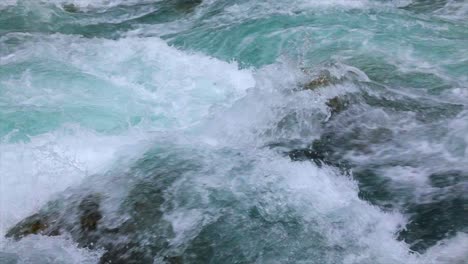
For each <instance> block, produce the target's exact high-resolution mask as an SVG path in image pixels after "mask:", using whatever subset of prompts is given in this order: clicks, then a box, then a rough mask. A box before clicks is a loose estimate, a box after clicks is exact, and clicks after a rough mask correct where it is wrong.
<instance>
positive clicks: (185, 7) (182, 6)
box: [175, 0, 203, 11]
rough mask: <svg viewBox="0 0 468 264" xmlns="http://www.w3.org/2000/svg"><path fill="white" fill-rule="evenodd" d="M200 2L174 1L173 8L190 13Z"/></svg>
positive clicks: (193, 0)
mask: <svg viewBox="0 0 468 264" xmlns="http://www.w3.org/2000/svg"><path fill="white" fill-rule="evenodd" d="M202 2H203V1H202V0H175V7H176V9H177V10H180V11H192V10H193V9H194V8H195V7H196V6H198V5H199V4H201V3H202Z"/></svg>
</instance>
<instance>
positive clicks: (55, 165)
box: [0, 126, 148, 237]
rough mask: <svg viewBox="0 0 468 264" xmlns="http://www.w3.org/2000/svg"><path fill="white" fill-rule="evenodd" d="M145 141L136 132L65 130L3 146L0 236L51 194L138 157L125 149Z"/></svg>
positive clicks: (0, 169) (68, 127)
mask: <svg viewBox="0 0 468 264" xmlns="http://www.w3.org/2000/svg"><path fill="white" fill-rule="evenodd" d="M147 137H148V136H147V135H145V134H142V133H140V132H138V131H135V132H131V133H126V134H123V135H116V136H112V135H107V136H106V135H100V134H98V133H95V132H93V131H90V130H86V129H83V128H80V127H78V126H65V127H63V128H61V129H58V130H56V131H53V132H49V133H45V134H41V135H38V136H33V137H31V141H30V142H27V143H24V142H18V143H2V145H1V148H0V183H1V184H0V189H1V191H0V202H1V208H2V210H1V212H0V236H2V237H3V235H4V234H5V232H6V230H7V229H8V228H9V227H11V226H12V225H13V224H15V223H16V222H18V221H19V220H21V219H22V218H24V217H26V216H27V215H28V214H30V213H33V212H34V211H37V210H38V209H40V207H41V206H43V205H44V203H45V202H47V201H48V200H50V199H51V198H52V197H53V195H54V194H56V193H58V192H60V191H63V190H65V189H66V188H67V187H70V186H74V185H76V184H79V183H80V182H81V181H82V180H83V179H85V178H86V177H87V176H89V175H92V174H96V173H102V172H104V171H106V170H107V169H109V168H110V167H111V166H112V165H113V163H114V162H115V161H116V159H117V158H119V157H122V156H125V155H126V156H127V157H128V156H129V155H137V154H135V153H131V150H127V151H124V147H125V146H129V145H132V144H136V143H137V142H138V141H140V140H142V139H144V138H147ZM133 150H135V149H133Z"/></svg>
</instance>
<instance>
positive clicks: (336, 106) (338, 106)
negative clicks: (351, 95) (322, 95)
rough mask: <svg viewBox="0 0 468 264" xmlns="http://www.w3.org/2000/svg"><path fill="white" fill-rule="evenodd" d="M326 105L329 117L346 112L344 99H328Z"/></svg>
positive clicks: (346, 101) (346, 105)
mask: <svg viewBox="0 0 468 264" xmlns="http://www.w3.org/2000/svg"><path fill="white" fill-rule="evenodd" d="M326 105H327V106H328V108H329V109H330V113H331V115H332V116H334V115H337V114H339V113H341V112H343V111H344V110H346V108H347V107H348V100H346V98H340V97H338V96H336V97H333V98H332V99H329V100H328V101H327V103H326Z"/></svg>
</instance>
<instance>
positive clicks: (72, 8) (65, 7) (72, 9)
mask: <svg viewBox="0 0 468 264" xmlns="http://www.w3.org/2000/svg"><path fill="white" fill-rule="evenodd" d="M62 7H63V10H65V11H66V12H69V13H77V12H79V11H80V9H79V8H78V7H77V6H76V5H74V4H64V5H63V6H62Z"/></svg>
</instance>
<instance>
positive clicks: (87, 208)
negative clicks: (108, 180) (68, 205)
mask: <svg viewBox="0 0 468 264" xmlns="http://www.w3.org/2000/svg"><path fill="white" fill-rule="evenodd" d="M100 200H101V199H100V196H99V195H89V196H87V197H85V198H84V199H83V200H82V201H81V203H80V205H79V210H80V212H81V216H80V225H81V231H82V232H84V233H87V232H91V231H96V229H97V227H98V222H99V220H101V218H102V214H101V212H100V210H99V203H100Z"/></svg>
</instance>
